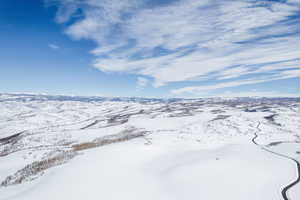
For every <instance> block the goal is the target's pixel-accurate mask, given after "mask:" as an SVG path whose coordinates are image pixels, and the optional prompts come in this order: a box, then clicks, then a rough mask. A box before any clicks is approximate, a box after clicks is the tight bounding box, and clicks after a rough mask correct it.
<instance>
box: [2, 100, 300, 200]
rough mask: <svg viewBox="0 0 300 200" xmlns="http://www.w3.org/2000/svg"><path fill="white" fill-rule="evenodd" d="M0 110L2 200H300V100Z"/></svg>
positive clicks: (91, 103) (25, 103) (82, 103)
mask: <svg viewBox="0 0 300 200" xmlns="http://www.w3.org/2000/svg"><path fill="white" fill-rule="evenodd" d="M0 110H1V111H2V112H1V113H0V184H1V186H0V199H1V200H39V199H43V200H48V199H49V200H50V199H51V200H52V199H72V200H77V199H78V200H79V199H91V200H92V199H100V198H101V199H105V200H116V199H128V200H129V199H130V200H140V199H144V200H148V199H149V200H150V199H151V200H152V199H158V200H174V199H175V200H183V199H189V200H193V199H206V200H219V199H231V200H248V199H249V200H267V199H270V200H276V199H278V200H280V199H284V200H285V199H286V198H287V199H289V200H294V199H295V200H296V199H299V198H300V184H298V183H297V178H299V169H298V168H297V162H298V161H300V133H299V128H300V100H299V99H287V98H286V99H284V98H281V99H265V98H262V99H258V98H234V99H221V98H218V99H194V100H183V99H177V100H169V101H167V100H158V99H148V100H147V99H128V98H124V99H121V98H116V99H109V98H84V97H82V98H79V97H62V96H46V95H25V94H24V95H21V94H19V95H12V94H2V95H0ZM289 185H290V187H289ZM285 188H286V191H285ZM284 193H285V194H286V197H285V195H284Z"/></svg>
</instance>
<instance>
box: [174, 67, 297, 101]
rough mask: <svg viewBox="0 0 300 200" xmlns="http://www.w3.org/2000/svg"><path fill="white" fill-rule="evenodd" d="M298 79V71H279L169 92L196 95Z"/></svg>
mask: <svg viewBox="0 0 300 200" xmlns="http://www.w3.org/2000/svg"><path fill="white" fill-rule="evenodd" d="M298 77H300V69H296V70H286V71H281V72H278V73H277V74H273V75H270V76H261V77H256V78H252V79H244V80H237V81H230V82H222V83H218V84H213V85H205V86H192V87H183V88H179V89H174V90H172V91H171V93H172V94H174V95H181V94H184V93H189V94H195V95H196V94H198V93H201V92H203V91H209V90H216V89H222V88H231V87H237V86H241V85H251V84H258V83H264V82H270V81H275V80H283V79H289V78H298Z"/></svg>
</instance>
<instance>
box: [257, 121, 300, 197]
mask: <svg viewBox="0 0 300 200" xmlns="http://www.w3.org/2000/svg"><path fill="white" fill-rule="evenodd" d="M260 124H261V123H260V122H258V125H257V126H256V128H257V130H258V132H260V131H261V129H260V128H259V126H260ZM257 138H258V135H257V132H255V133H254V137H253V138H252V143H253V144H255V145H257V146H259V147H260V148H261V149H263V150H265V151H267V152H269V153H272V154H275V155H277V156H280V157H283V158H286V159H289V160H291V161H293V162H294V163H296V167H297V179H296V180H294V181H293V182H291V183H290V184H288V185H287V186H285V187H284V188H283V189H282V190H281V195H282V198H283V199H284V200H290V199H289V197H288V191H289V189H291V188H292V187H293V186H295V185H296V184H298V183H299V182H300V163H299V162H298V161H297V160H296V159H294V158H292V157H289V156H286V155H283V154H280V153H276V152H273V151H271V150H269V149H267V148H265V147H263V146H261V145H260V144H258V143H257V142H256V141H255V140H256V139H257Z"/></svg>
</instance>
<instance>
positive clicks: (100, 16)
mask: <svg viewBox="0 0 300 200" xmlns="http://www.w3.org/2000/svg"><path fill="white" fill-rule="evenodd" d="M56 2H60V4H59V10H58V13H57V17H56V19H57V21H58V22H59V23H66V22H68V21H71V22H72V23H71V24H70V25H68V26H67V28H66V30H65V32H66V34H67V35H69V36H70V37H72V38H74V39H90V40H93V41H95V42H96V44H97V48H96V49H94V50H92V51H91V53H92V54H94V55H95V57H96V58H95V61H94V66H95V67H96V68H97V69H99V70H102V71H105V72H125V73H130V74H136V75H138V76H143V77H145V76H146V77H151V78H153V79H154V83H153V85H154V86H155V87H159V86H162V85H164V84H168V83H172V82H183V81H191V82H190V84H193V83H194V82H193V81H195V80H206V79H210V80H219V81H222V82H221V83H218V84H214V85H211V86H199V85H195V86H190V87H184V88H178V89H175V90H172V93H177V94H178V93H185V92H191V91H202V90H208V89H209V90H214V89H218V88H226V87H236V86H240V85H246V84H255V83H262V82H267V81H272V80H279V79H287V78H290V77H291V75H288V74H290V73H293V77H298V75H295V71H291V70H295V69H297V68H299V67H300V65H299V59H300V48H299V47H300V46H299V44H300V34H299V33H300V27H299V26H298V24H299V22H300V17H299V13H300V2H299V1H298V0H287V1H275V0H274V1H267V0H262V1H255V0H201V1H195V0H176V1H175V0H174V1H170V2H169V3H167V4H160V3H159V1H158V3H155V4H154V3H151V1H147V0H124V1H119V0H56ZM78 13H80V14H78ZM74 14H75V15H79V16H80V17H77V18H76V19H75V20H74V19H72V17H73V16H74ZM261 73H263V78H260V77H261V75H260V74H261ZM296 74H297V73H296ZM246 75H247V76H246ZM258 75H259V76H258ZM249 76H250V78H249ZM251 76H252V77H251ZM299 76H300V75H299ZM230 79H239V80H235V81H230ZM228 80H229V81H228ZM194 84H195V83H194Z"/></svg>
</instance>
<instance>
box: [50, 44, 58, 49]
mask: <svg viewBox="0 0 300 200" xmlns="http://www.w3.org/2000/svg"><path fill="white" fill-rule="evenodd" d="M48 47H49V48H51V49H54V50H57V49H59V48H60V47H59V46H57V45H56V44H49V45H48Z"/></svg>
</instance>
